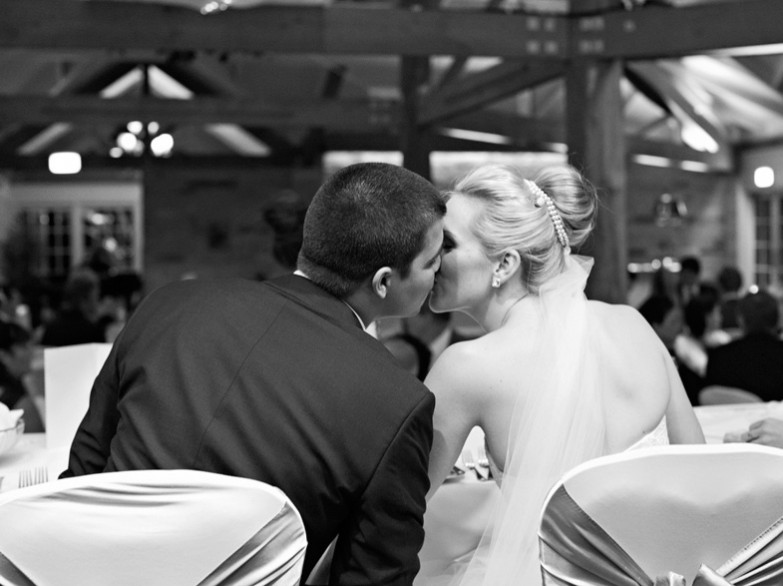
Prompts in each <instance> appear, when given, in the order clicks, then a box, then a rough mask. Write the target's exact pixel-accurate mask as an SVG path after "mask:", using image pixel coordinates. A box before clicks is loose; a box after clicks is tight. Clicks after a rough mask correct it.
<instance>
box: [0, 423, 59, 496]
mask: <svg viewBox="0 0 783 586" xmlns="http://www.w3.org/2000/svg"><path fill="white" fill-rule="evenodd" d="M67 466H68V448H66V447H63V448H57V449H47V448H46V434H44V433H25V434H22V437H20V438H19V440H18V441H17V442H16V444H15V445H14V447H12V448H11V449H10V450H9V451H8V452H5V453H4V454H0V492H4V491H6V490H11V489H14V488H18V487H19V485H20V481H21V482H22V484H24V483H25V482H31V481H33V480H38V481H40V480H44V479H45V481H49V480H54V479H56V478H57V477H58V476H59V474H60V472H62V471H63V470H65V469H66V467H67ZM22 479H24V480H22ZM36 483H37V482H36Z"/></svg>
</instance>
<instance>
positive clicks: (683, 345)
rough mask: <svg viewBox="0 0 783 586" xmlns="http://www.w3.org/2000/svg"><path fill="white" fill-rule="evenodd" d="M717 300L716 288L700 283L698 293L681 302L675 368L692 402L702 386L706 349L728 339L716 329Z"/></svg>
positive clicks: (718, 319)
mask: <svg viewBox="0 0 783 586" xmlns="http://www.w3.org/2000/svg"><path fill="white" fill-rule="evenodd" d="M719 299H720V297H719V293H718V289H717V288H716V287H714V286H711V285H708V284H706V283H702V285H701V287H700V290H699V294H698V295H696V296H695V297H693V298H692V299H691V300H690V301H689V302H688V303H687V304H686V305H685V308H684V310H683V317H684V320H685V328H684V329H683V331H682V332H681V333H680V335H678V336H677V338H676V339H675V341H674V352H675V357H676V359H677V371H678V372H679V374H680V378H681V379H682V384H683V385H684V386H685V391H686V392H687V393H688V398H689V399H690V400H691V404H693V405H698V404H699V399H698V397H699V392H700V391H701V390H702V388H704V374H705V372H706V370H707V352H708V350H709V348H712V347H715V346H718V345H721V344H725V343H727V342H729V341H731V338H730V337H729V336H728V334H726V332H724V331H723V330H722V329H721V328H720V324H721V313H720V306H719Z"/></svg>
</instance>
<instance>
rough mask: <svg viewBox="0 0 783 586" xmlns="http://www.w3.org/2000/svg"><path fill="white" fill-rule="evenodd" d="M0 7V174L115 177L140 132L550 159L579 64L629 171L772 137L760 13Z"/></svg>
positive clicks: (707, 9) (183, 152)
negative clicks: (603, 84) (89, 169)
mask: <svg viewBox="0 0 783 586" xmlns="http://www.w3.org/2000/svg"><path fill="white" fill-rule="evenodd" d="M3 4H4V6H3V17H2V21H0V167H2V168H12V169H13V168H34V167H35V166H36V165H42V164H45V163H43V160H44V158H45V157H47V156H48V154H50V153H51V152H55V151H62V150H70V151H76V152H79V153H81V155H82V156H83V157H84V158H85V159H86V160H88V161H91V162H92V163H94V164H106V165H111V164H118V163H116V162H117V161H122V163H123V164H127V163H128V162H129V161H133V160H134V159H138V160H141V159H143V158H144V156H147V155H149V153H150V152H151V151H152V148H151V147H152V141H153V139H154V138H156V137H158V136H159V135H168V136H170V137H171V140H172V142H173V146H171V145H169V147H170V152H168V156H169V157H170V158H172V159H182V160H188V159H190V158H198V159H199V160H200V161H201V160H204V161H206V160H208V159H212V160H215V161H217V160H222V159H236V158H243V157H255V158H258V159H263V160H267V161H269V162H270V163H273V164H279V165H302V166H310V165H318V164H319V162H320V160H321V159H320V157H321V155H323V153H325V152H327V151H339V150H391V151H394V150H403V151H405V149H406V148H408V147H409V145H410V141H411V140H414V141H426V148H427V149H428V150H438V151H475V150H497V151H558V152H559V151H562V152H564V151H565V149H566V148H567V147H566V142H567V140H566V128H565V126H566V121H567V120H568V117H567V116H566V114H565V108H566V93H567V91H568V83H567V79H568V75H569V72H572V71H574V69H578V68H580V67H583V66H584V65H585V64H586V63H591V62H596V61H599V62H607V61H613V62H618V61H619V62H620V63H621V64H622V73H623V75H622V77H621V80H620V85H621V87H620V92H621V96H622V106H621V107H622V110H623V112H622V116H623V124H624V133H625V136H626V138H627V148H628V154H629V156H631V157H648V158H649V157H652V158H655V157H659V158H667V159H670V160H677V161H682V162H684V163H686V164H691V165H696V166H701V167H702V168H704V169H706V170H715V171H730V170H731V169H732V168H733V166H734V165H735V155H736V152H737V149H742V148H747V147H752V146H757V145H765V144H774V143H777V142H780V141H781V140H783V94H781V91H783V24H781V23H782V22H783V21H782V20H781V19H780V18H778V15H779V13H780V8H779V2H778V0H658V1H654V0H647V1H641V0H570V1H569V0H420V1H418V0H400V1H398V2H363V1H358V2H345V1H342V0H331V1H319V0H301V1H297V0H281V1H279V2H267V1H264V0H260V1H259V0H4V2H3ZM133 122H135V123H136V124H135V125H132V126H131V128H129V123H133ZM128 134H131V135H133V137H135V141H136V142H132V141H133V140H134V138H133V137H130V136H128ZM123 140H125V143H124V144H123V142H122V141H123ZM129 141H130V142H129ZM142 150H143V152H144V153H145V154H144V155H142V156H139V155H140V154H141V152H142ZM163 152H164V153H165V152H166V151H165V150H164V151H163Z"/></svg>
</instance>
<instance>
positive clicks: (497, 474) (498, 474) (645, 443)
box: [484, 417, 669, 486]
mask: <svg viewBox="0 0 783 586" xmlns="http://www.w3.org/2000/svg"><path fill="white" fill-rule="evenodd" d="M667 445H669V431H668V429H667V427H666V418H665V417H664V418H663V419H661V420H660V421H659V422H658V425H657V426H656V427H655V429H653V430H652V431H651V432H650V433H648V434H647V435H645V436H644V437H642V438H641V439H639V441H637V442H636V443H634V444H633V445H631V446H629V447H628V448H626V450H625V451H628V450H639V449H642V448H652V447H656V446H667ZM484 451H485V452H486V453H487V461H488V463H489V470H490V472H491V473H492V478H493V479H494V480H495V483H496V484H497V485H498V486H500V484H501V482H502V480H503V470H501V469H500V467H499V466H498V465H497V464H496V463H495V459H494V458H493V457H492V452H490V451H489V447H488V446H487V443H486V439H485V440H484Z"/></svg>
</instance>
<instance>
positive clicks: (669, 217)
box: [653, 193, 688, 227]
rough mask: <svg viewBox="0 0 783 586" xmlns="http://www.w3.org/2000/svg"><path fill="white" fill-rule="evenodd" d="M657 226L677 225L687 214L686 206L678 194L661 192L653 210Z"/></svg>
mask: <svg viewBox="0 0 783 586" xmlns="http://www.w3.org/2000/svg"><path fill="white" fill-rule="evenodd" d="M653 215H654V217H655V223H656V224H657V225H658V226H662V227H664V226H679V225H680V224H682V222H683V220H685V218H686V217H687V216H688V207H687V206H686V205H685V202H684V201H683V199H682V198H681V197H680V196H677V195H672V194H671V193H662V194H661V195H660V196H659V197H658V200H657V201H656V202H655V208H654V211H653Z"/></svg>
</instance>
